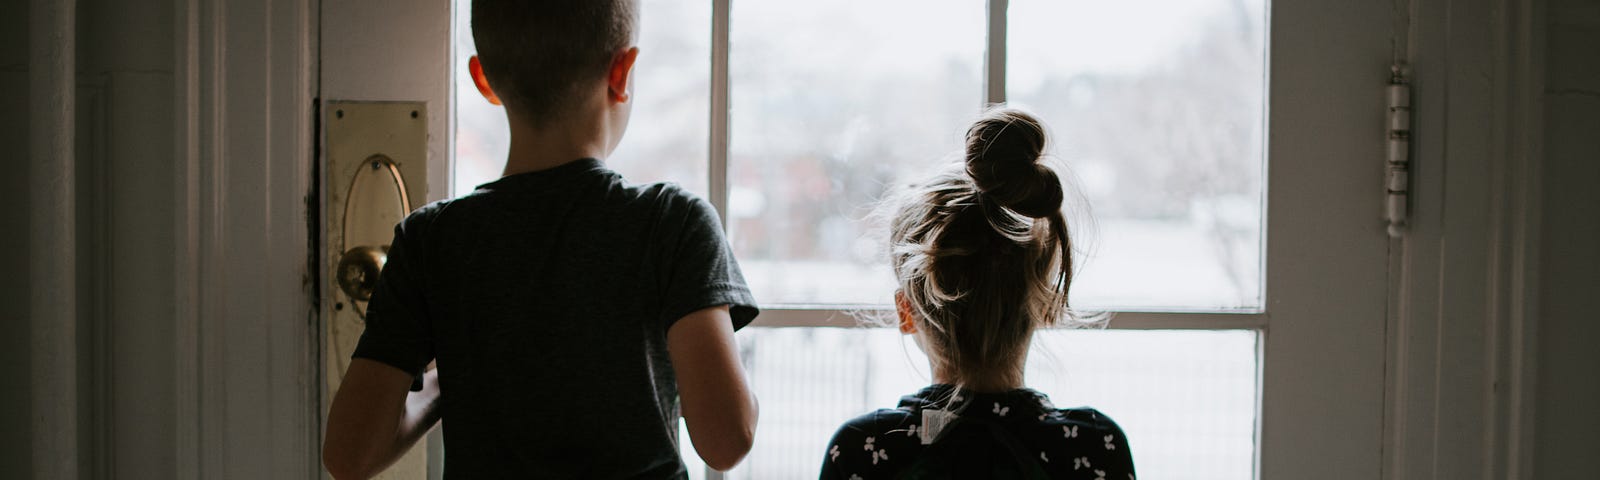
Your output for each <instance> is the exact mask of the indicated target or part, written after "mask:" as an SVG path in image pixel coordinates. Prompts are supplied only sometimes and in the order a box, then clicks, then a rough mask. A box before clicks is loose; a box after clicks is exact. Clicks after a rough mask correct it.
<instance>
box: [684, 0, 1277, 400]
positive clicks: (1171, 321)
mask: <svg viewBox="0 0 1600 480" xmlns="http://www.w3.org/2000/svg"><path fill="white" fill-rule="evenodd" d="M985 4H986V5H985V13H986V16H987V18H986V19H985V22H986V28H985V47H984V56H983V70H984V76H983V87H982V88H983V93H984V95H983V103H982V105H979V107H987V106H989V105H994V104H998V103H1005V102H1006V98H1007V97H1006V49H1007V34H1008V32H1007V28H1008V25H1009V19H1008V16H1007V11H1008V9H1009V7H1010V0H987V1H986V2H985ZM731 24H732V0H712V2H711V95H710V99H711V106H710V112H709V117H710V123H711V125H710V135H709V139H708V141H709V145H708V152H709V156H708V158H707V161H708V162H710V164H709V165H708V168H707V172H708V175H709V178H708V179H707V186H708V195H709V198H707V200H709V201H710V202H711V205H712V207H713V208H715V209H716V211H717V216H718V217H719V218H720V219H721V221H722V227H723V231H724V233H727V229H728V191H729V185H728V162H729V154H728V152H729V141H730V136H729V122H730V117H731V113H732V111H731V109H730V108H729V105H730V97H731V91H732V86H731V84H730V81H729V76H730V74H729V59H730V53H731V49H730V43H731V42H730V37H731ZM1269 52H1270V51H1269ZM1263 103H1265V102H1263ZM1262 151H1263V152H1265V151H1266V149H1263V150H1262ZM1262 163H1263V165H1262V168H1263V169H1265V168H1266V165H1265V163H1266V162H1262ZM1262 178H1266V175H1265V172H1264V171H1263V175H1262ZM1265 193H1266V192H1265V191H1263V192H1262V197H1263V198H1262V199H1261V200H1260V201H1262V203H1263V206H1262V209H1261V215H1262V217H1261V222H1262V224H1263V227H1265V224H1266V218H1267V217H1266V215H1267V208H1266V205H1265ZM1262 231H1263V238H1262V239H1261V243H1262V244H1263V246H1264V244H1265V243H1266V242H1265V228H1263V229H1262ZM1262 252H1263V257H1264V256H1265V248H1263V249H1262ZM1265 274H1266V261H1265V258H1263V261H1262V262H1261V264H1260V269H1259V270H1258V271H1257V275H1259V276H1260V277H1262V278H1263V279H1264V278H1265ZM1266 283H1267V282H1265V281H1263V282H1262V292H1261V301H1262V304H1263V306H1264V305H1265V302H1266V298H1267V296H1266ZM887 308H888V305H887V302H886V303H885V304H881V305H837V304H818V305H806V304H779V305H771V306H762V313H761V315H760V316H759V317H757V318H756V320H755V321H754V322H753V323H751V324H750V325H751V326H754V327H777V328H783V327H793V328H808V327H855V326H860V323H859V322H857V321H856V320H855V317H854V315H855V314H856V313H859V312H863V311H887ZM1109 313H1111V314H1112V315H1113V316H1114V321H1112V322H1108V324H1107V326H1106V328H1115V329H1130V330H1255V331H1258V333H1259V331H1261V330H1264V329H1265V328H1266V325H1267V316H1266V314H1265V313H1264V307H1256V308H1243V309H1192V310H1186V309H1138V308H1133V309H1117V310H1113V311H1111V312H1109ZM1258 386H1259V385H1258Z"/></svg>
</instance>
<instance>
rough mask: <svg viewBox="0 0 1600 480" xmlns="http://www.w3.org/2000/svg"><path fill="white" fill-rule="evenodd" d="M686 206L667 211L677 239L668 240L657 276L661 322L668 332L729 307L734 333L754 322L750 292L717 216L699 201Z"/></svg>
mask: <svg viewBox="0 0 1600 480" xmlns="http://www.w3.org/2000/svg"><path fill="white" fill-rule="evenodd" d="M687 198H688V202H687V207H686V208H684V209H681V210H680V212H676V214H674V212H669V213H668V218H669V219H671V218H673V217H676V218H677V219H678V220H676V221H674V220H669V221H668V225H669V228H672V227H673V226H675V227H676V229H677V235H666V236H664V237H665V238H667V239H672V238H676V241H668V242H667V243H668V244H669V245H671V248H670V249H668V250H667V251H665V252H663V254H664V258H662V266H663V268H661V273H662V276H663V278H662V279H661V283H660V285H661V286H662V297H661V298H662V310H661V321H662V322H663V323H664V324H665V325H666V327H667V328H671V327H672V324H673V323H675V322H677V321H678V319H680V318H683V316H684V315H688V314H690V313H694V312H695V311H697V310H700V309H703V308H707V307H714V306H718V305H728V306H730V309H729V313H730V314H731V315H732V317H733V328H734V329H735V330H737V329H740V328H744V326H745V325H749V324H750V322H751V321H752V320H755V318H756V315H757V314H758V313H760V312H759V310H757V309H756V302H755V298H754V297H753V296H751V295H750V287H749V286H748V285H746V284H745V281H744V274H743V273H741V272H740V271H739V262H738V261H737V260H735V259H734V258H733V249H732V248H731V247H729V246H728V241H727V239H726V238H724V237H723V235H722V222H720V221H718V220H717V212H716V210H713V209H712V208H711V204H709V203H706V201H705V200H702V199H700V198H698V197H692V196H689V197H687Z"/></svg>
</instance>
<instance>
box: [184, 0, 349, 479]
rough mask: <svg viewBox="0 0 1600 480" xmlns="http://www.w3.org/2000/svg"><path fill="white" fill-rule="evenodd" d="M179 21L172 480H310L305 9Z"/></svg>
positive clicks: (273, 5)
mask: <svg viewBox="0 0 1600 480" xmlns="http://www.w3.org/2000/svg"><path fill="white" fill-rule="evenodd" d="M173 6H174V22H175V23H174V25H175V31H174V37H173V42H174V57H175V64H174V72H173V76H174V84H175V85H174V92H173V93H174V105H173V107H174V110H173V115H174V117H175V122H176V123H175V127H176V128H175V130H176V131H175V134H174V139H173V141H174V145H175V152H176V154H177V157H178V159H177V160H176V166H175V169H174V170H175V177H174V178H173V181H174V183H175V185H174V187H175V188H174V190H175V192H176V193H175V197H176V198H175V212H174V215H175V216H176V218H175V219H174V220H175V222H174V223H175V224H176V227H175V228H176V229H177V231H176V232H175V233H176V240H177V245H176V251H175V252H174V271H175V276H176V279H175V281H176V285H175V287H176V295H177V300H178V302H177V304H178V307H177V309H176V313H177V318H176V319H175V322H174V332H173V334H174V363H173V365H174V369H175V382H176V383H175V386H174V395H175V397H176V398H175V400H174V401H175V405H174V415H175V417H176V422H177V424H176V425H175V428H174V433H175V437H176V438H175V439H174V445H173V447H174V449H175V455H174V458H175V463H176V473H177V477H178V478H181V479H202V478H307V477H311V476H315V475H316V474H317V472H318V471H319V470H320V468H319V467H318V463H317V462H316V461H315V459H316V458H317V453H316V446H315V443H316V442H315V441H314V439H315V438H316V430H315V425H316V421H315V416H314V414H315V409H316V407H315V405H316V402H315V400H316V392H317V390H316V388H315V385H314V384H312V383H311V382H310V381H309V379H308V378H309V375H311V374H312V370H311V368H312V365H313V363H311V362H312V358H313V357H312V355H313V354H314V350H313V349H312V344H311V342H312V341H313V339H314V338H315V336H314V335H313V333H312V317H311V315H312V306H311V297H310V292H309V291H307V288H308V287H309V285H305V284H304V279H306V278H309V277H308V275H309V273H308V272H306V269H307V268H308V259H309V258H310V253H309V251H308V249H309V244H308V241H307V238H308V237H309V234H308V232H307V231H306V229H307V223H306V215H307V213H308V212H307V211H306V208H307V206H306V201H305V199H306V197H307V195H308V194H309V193H310V192H309V189H310V187H311V178H310V165H311V163H310V162H311V159H310V156H311V155H310V153H311V151H312V145H313V144H312V142H311V135H310V133H311V132H310V130H311V127H310V121H311V113H310V108H311V98H312V88H313V84H312V83H311V81H310V79H311V78H312V74H313V72H314V71H315V70H314V68H315V58H314V55H313V50H312V48H311V46H312V45H313V42H314V41H315V40H314V37H312V33H313V32H312V23H313V22H312V17H311V15H312V12H311V2H310V1H308V0H254V1H245V2H203V1H198V0H176V1H175V2H174V3H173ZM241 252H248V254H240V253H241ZM243 432H253V433H250V434H244V433H243Z"/></svg>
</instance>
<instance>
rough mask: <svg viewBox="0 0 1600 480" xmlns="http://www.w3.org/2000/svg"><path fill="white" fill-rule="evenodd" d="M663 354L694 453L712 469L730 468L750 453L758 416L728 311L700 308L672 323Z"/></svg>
mask: <svg viewBox="0 0 1600 480" xmlns="http://www.w3.org/2000/svg"><path fill="white" fill-rule="evenodd" d="M667 351H668V352H670V353H671V355H672V365H673V370H674V371H676V372H677V375H678V396H679V397H680V398H681V403H682V410H683V419H684V422H685V423H687V424H688V426H689V438H690V440H692V441H693V443H694V450H695V452H696V453H699V454H700V458H701V459H703V460H705V462H706V465H707V466H710V467H711V468H715V469H717V470H724V471H726V470H728V469H731V468H733V467H734V465H738V464H739V461H740V460H743V459H744V456H745V454H747V453H750V445H751V443H753V442H754V440H755V432H756V418H757V416H758V412H757V407H756V398H755V395H754V394H752V393H751V392H750V385H749V383H748V382H746V381H745V377H744V367H742V366H740V365H739V345H738V342H737V341H736V340H735V339H734V337H733V321H732V319H731V318H730V317H729V316H728V307H727V306H726V305H724V306H719V307H711V308H705V309H701V310H698V311H695V312H694V313H690V314H688V315H685V316H684V317H683V318H682V319H679V320H678V321H677V323H674V324H672V327H671V328H670V329H668V330H667Z"/></svg>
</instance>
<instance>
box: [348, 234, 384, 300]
mask: <svg viewBox="0 0 1600 480" xmlns="http://www.w3.org/2000/svg"><path fill="white" fill-rule="evenodd" d="M387 251H388V248H387V247H384V248H382V249H379V248H377V247H369V246H360V247H355V248H352V249H350V250H349V251H347V252H344V255H341V256H339V268H338V272H339V289H340V290H344V293H345V295H349V296H350V298H352V299H355V300H360V301H363V302H365V301H367V300H371V299H372V291H373V290H376V289H377V288H378V273H379V272H382V271H383V264H384V263H385V262H388V261H389V255H388V253H387Z"/></svg>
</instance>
